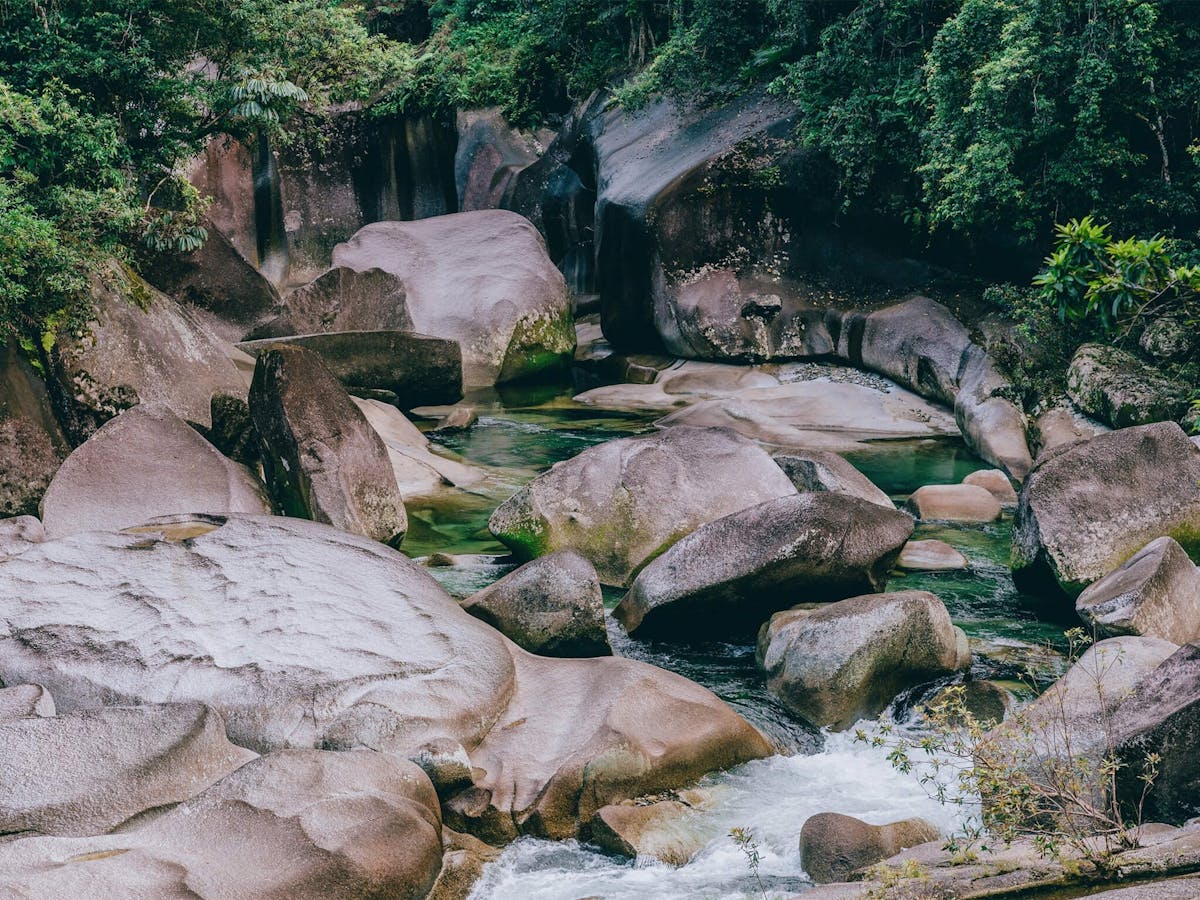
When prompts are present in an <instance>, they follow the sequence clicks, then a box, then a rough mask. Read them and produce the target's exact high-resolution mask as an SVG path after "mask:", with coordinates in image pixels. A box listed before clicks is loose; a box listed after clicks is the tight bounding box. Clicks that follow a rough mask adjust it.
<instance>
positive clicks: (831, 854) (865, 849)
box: [800, 812, 941, 884]
mask: <svg viewBox="0 0 1200 900" xmlns="http://www.w3.org/2000/svg"><path fill="white" fill-rule="evenodd" d="M939 837H941V834H940V832H939V831H938V829H937V828H936V827H935V826H934V825H931V824H930V823H929V822H926V821H925V820H924V819H904V820H903V821H900V822H892V823H891V824H888V825H868V824H867V823H866V822H863V821H862V820H860V819H855V818H853V817H852V816H845V815H842V814H841V813H832V812H826V813H817V815H815V816H810V817H809V818H808V819H806V820H805V822H804V826H803V827H802V828H801V829H800V862H801V865H803V866H804V871H805V872H807V873H808V877H809V878H811V879H812V880H813V881H815V882H816V883H817V884H829V883H831V882H837V881H847V880H849V877H850V875H851V874H852V873H853V872H855V871H857V870H858V869H862V868H865V867H867V866H870V865H874V864H875V863H877V862H879V861H881V860H884V859H887V858H888V857H891V856H895V855H896V854H897V853H899V852H900V851H901V850H907V849H908V848H910V847H915V846H917V845H918V844H924V843H928V842H929V841H936V840H937V839H938V838H939Z"/></svg>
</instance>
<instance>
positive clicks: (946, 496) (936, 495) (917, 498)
mask: <svg viewBox="0 0 1200 900" xmlns="http://www.w3.org/2000/svg"><path fill="white" fill-rule="evenodd" d="M906 506H907V508H908V509H909V510H910V511H911V512H912V513H913V515H915V516H917V517H918V518H920V519H924V520H932V521H940V522H994V521H996V520H997V519H999V518H1000V516H1001V514H1002V510H1001V507H1000V501H999V500H997V499H996V496H995V495H994V494H993V493H992V492H991V491H989V490H987V489H986V488H982V487H980V486H979V485H977V484H927V485H925V486H924V487H920V488H917V490H916V491H914V492H913V495H912V496H911V497H909V498H908V503H907V504H906Z"/></svg>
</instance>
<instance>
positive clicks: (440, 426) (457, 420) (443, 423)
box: [430, 406, 479, 434]
mask: <svg viewBox="0 0 1200 900" xmlns="http://www.w3.org/2000/svg"><path fill="white" fill-rule="evenodd" d="M478 421H479V413H477V412H475V410H474V409H472V408H471V407H469V406H456V407H454V409H452V410H450V412H448V413H446V415H444V416H442V418H440V419H438V421H437V423H436V424H435V425H434V426H433V428H431V429H430V432H431V433H433V434H453V433H455V432H458V431H468V430H470V429H471V428H474V427H475V425H476V423H477V422H478Z"/></svg>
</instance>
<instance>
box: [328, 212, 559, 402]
mask: <svg viewBox="0 0 1200 900" xmlns="http://www.w3.org/2000/svg"><path fill="white" fill-rule="evenodd" d="M334 265H335V266H340V267H344V268H348V269H352V270H355V271H365V270H367V269H382V270H384V271H385V272H388V273H391V274H392V275H394V276H396V277H397V278H398V279H399V280H400V281H401V282H402V283H403V285H404V290H405V294H406V302H407V305H408V312H409V315H410V316H411V317H412V322H413V326H414V327H415V329H416V330H417V331H418V332H420V333H422V334H428V335H432V336H434V337H440V338H448V339H451V340H455V341H458V343H459V344H460V346H461V347H462V359H463V381H464V383H465V384H466V385H469V386H481V385H491V384H496V383H498V382H505V381H515V380H518V379H522V378H530V377H534V376H537V375H540V374H544V373H546V372H548V371H554V370H559V369H562V368H564V367H565V366H566V365H568V364H569V363H570V360H571V358H572V356H573V354H574V352H575V328H574V326H573V324H572V321H571V311H570V300H569V297H568V294H567V286H566V283H565V282H564V281H563V277H562V273H561V272H559V271H558V269H556V268H555V267H554V264H553V263H552V262H551V261H550V258H549V257H548V256H547V255H546V247H545V243H544V242H543V240H542V238H541V236H540V235H539V234H538V233H537V230H536V229H535V228H534V227H533V226H532V225H531V224H530V223H529V222H528V220H526V219H524V218H522V217H521V216H518V215H517V214H516V213H511V212H505V211H503V210H482V211H478V212H470V213H459V214H456V215H450V216H437V217H435V218H432V219H424V220H421V221H418V222H377V223H375V224H372V225H368V226H367V227H365V228H363V229H361V230H360V231H359V232H358V233H356V234H355V235H354V237H352V238H351V239H350V240H349V241H347V242H346V243H344V244H339V245H338V246H337V247H336V248H335V250H334Z"/></svg>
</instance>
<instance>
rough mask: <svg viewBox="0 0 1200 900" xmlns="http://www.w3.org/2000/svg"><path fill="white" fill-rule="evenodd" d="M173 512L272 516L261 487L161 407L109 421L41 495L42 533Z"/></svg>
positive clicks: (118, 524)
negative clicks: (43, 529)
mask: <svg viewBox="0 0 1200 900" xmlns="http://www.w3.org/2000/svg"><path fill="white" fill-rule="evenodd" d="M176 513H206V514H212V515H228V514H237V513H245V514H247V515H269V514H270V513H271V503H270V500H269V499H268V498H267V495H266V491H265V490H264V489H263V486H262V485H261V484H260V483H259V482H258V479H256V478H253V477H252V476H251V475H250V473H249V472H248V471H246V469H244V468H242V467H241V466H239V465H238V464H237V463H235V462H233V461H232V460H229V459H227V458H226V457H224V456H222V455H221V453H220V452H219V451H218V450H217V449H216V448H215V447H213V445H212V444H210V443H209V442H208V441H206V440H205V439H204V438H202V437H201V436H200V435H199V434H197V433H196V430H195V429H194V428H192V427H191V426H189V425H187V424H186V423H185V422H183V421H181V420H180V419H179V417H178V416H176V415H175V414H174V413H172V412H171V410H170V409H169V408H167V407H166V406H165V405H164V404H161V403H146V404H141V405H139V406H135V407H134V408H133V409H130V410H126V411H125V412H123V413H121V414H120V415H119V416H117V417H116V418H115V419H112V420H110V421H109V422H108V423H107V424H105V425H104V426H103V427H101V428H100V430H99V431H97V432H96V433H95V434H93V435H92V436H91V437H90V438H88V439H87V441H85V442H84V443H83V444H82V445H80V446H79V447H78V448H77V449H76V450H75V451H74V452H73V453H72V454H71V455H70V456H68V457H67V460H66V462H64V463H63V465H62V468H61V469H59V470H58V474H56V475H55V476H54V480H53V481H52V482H50V487H49V488H48V489H47V491H46V495H45V496H44V497H43V498H42V522H43V525H44V526H45V529H46V534H48V535H49V536H51V537H62V536H63V535H67V534H74V533H75V532H78V531H110V530H119V529H121V528H128V527H130V526H133V525H139V524H141V523H142V522H145V521H146V520H147V519H152V518H155V517H156V516H165V515H172V514H176Z"/></svg>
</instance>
